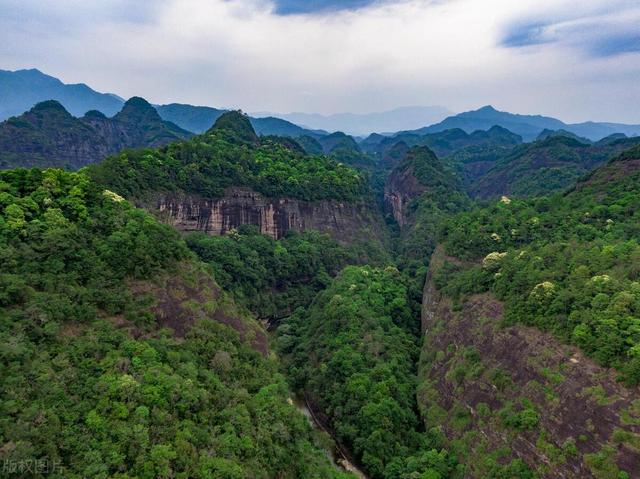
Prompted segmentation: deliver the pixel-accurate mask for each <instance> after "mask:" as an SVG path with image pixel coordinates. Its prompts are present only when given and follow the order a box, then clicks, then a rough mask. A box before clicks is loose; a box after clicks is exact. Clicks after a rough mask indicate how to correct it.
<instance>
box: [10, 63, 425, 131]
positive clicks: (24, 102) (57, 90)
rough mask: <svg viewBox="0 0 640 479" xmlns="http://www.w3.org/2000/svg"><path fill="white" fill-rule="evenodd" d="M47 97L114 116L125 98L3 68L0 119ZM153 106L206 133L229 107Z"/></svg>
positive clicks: (259, 127) (272, 126)
mask: <svg viewBox="0 0 640 479" xmlns="http://www.w3.org/2000/svg"><path fill="white" fill-rule="evenodd" d="M47 100H56V101H58V102H59V103H60V104H61V105H62V106H63V107H64V108H65V109H66V110H67V111H68V112H69V113H70V114H71V115H73V116H76V117H81V116H82V115H84V114H85V113H86V112H88V111H91V110H95V111H99V112H101V113H103V114H104V115H106V116H107V117H111V116H113V115H115V114H116V113H118V111H120V109H121V108H122V107H123V105H124V103H125V102H124V100H123V99H122V98H120V97H119V96H117V95H114V94H112V93H99V92H97V91H95V90H93V89H91V88H90V87H88V86H87V85H85V84H82V83H81V84H77V85H67V84H64V83H62V82H61V81H60V80H58V79H57V78H54V77H52V76H50V75H46V74H44V73H42V72H41V71H39V70H36V69H31V70H17V71H6V70H0V121H1V120H5V119H7V118H9V117H11V116H16V115H20V114H22V113H24V112H26V111H28V110H30V109H31V108H32V107H33V106H34V105H36V104H37V103H40V102H43V101H47ZM154 106H155V109H156V110H157V111H158V113H159V115H160V117H161V118H162V119H163V120H166V121H170V122H172V123H174V124H175V125H177V126H179V127H180V128H182V129H184V130H187V131H190V132H193V133H204V132H205V131H207V130H208V129H209V128H211V127H212V126H213V124H214V123H215V122H216V120H217V119H218V118H219V117H220V116H221V115H222V114H223V113H224V112H226V111H228V110H225V109H218V108H212V107H209V106H194V105H187V104H180V103H170V104H167V105H154ZM251 123H252V125H253V127H254V128H255V130H256V132H257V133H258V134H259V135H281V136H290V137H296V136H301V135H311V136H319V135H324V134H326V132H324V131H312V130H308V129H305V128H302V127H300V126H298V125H294V124H293V123H291V122H289V121H286V120H282V119H280V118H255V119H254V118H252V119H251ZM423 124H424V123H423Z"/></svg>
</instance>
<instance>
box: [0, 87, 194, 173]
mask: <svg viewBox="0 0 640 479" xmlns="http://www.w3.org/2000/svg"><path fill="white" fill-rule="evenodd" d="M189 136H191V134H190V133H189V132H187V131H185V130H182V129H181V128H179V127H177V126H176V125H174V124H172V123H169V122H165V121H163V120H162V119H161V118H160V117H159V116H158V114H157V112H156V111H155V109H154V108H153V107H152V106H151V105H149V103H147V102H146V101H145V100H143V99H142V98H136V97H134V98H131V99H130V100H128V101H127V102H126V103H125V104H124V106H123V108H122V110H121V111H120V112H118V113H117V114H116V115H115V116H114V117H112V118H107V117H106V116H104V115H103V114H102V113H100V112H98V111H90V112H87V114H86V115H85V116H83V117H82V118H76V117H74V116H72V115H71V114H70V113H69V112H67V110H65V109H64V107H63V106H62V105H61V104H60V103H58V102H57V101H53V100H51V101H46V102H42V103H39V104H37V105H36V106H35V107H33V108H32V109H31V110H29V111H28V112H27V113H24V114H22V115H20V116H18V117H12V118H10V119H8V120H6V121H4V122H2V123H0V168H14V167H33V166H37V167H41V168H46V167H51V166H56V167H64V168H68V169H77V168H81V167H83V166H86V165H88V164H91V163H95V162H97V161H100V160H102V159H103V158H105V157H106V156H108V155H110V154H113V153H116V152H118V151H120V150H122V149H125V148H140V147H156V146H160V145H164V144H167V143H170V142H172V141H176V140H179V139H183V138H188V137H189Z"/></svg>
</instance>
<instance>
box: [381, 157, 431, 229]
mask: <svg viewBox="0 0 640 479" xmlns="http://www.w3.org/2000/svg"><path fill="white" fill-rule="evenodd" d="M425 191H426V188H425V187H424V186H423V185H421V184H420V182H419V181H418V179H417V178H416V177H415V175H414V174H413V168H412V167H408V168H405V169H400V170H394V171H393V173H391V175H390V176H389V179H388V180H387V183H386V184H385V187H384V203H385V208H386V209H387V211H389V212H390V213H391V214H392V215H393V217H394V219H395V220H396V222H397V223H398V225H399V226H400V228H402V227H404V226H406V225H407V223H408V212H407V207H408V205H409V203H411V201H413V200H414V199H415V198H417V197H418V196H420V195H421V194H422V193H424V192H425Z"/></svg>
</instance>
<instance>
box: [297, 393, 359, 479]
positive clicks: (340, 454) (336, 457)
mask: <svg viewBox="0 0 640 479" xmlns="http://www.w3.org/2000/svg"><path fill="white" fill-rule="evenodd" d="M293 403H294V405H295V407H296V408H297V409H298V411H300V412H301V413H302V414H304V415H305V417H306V418H307V420H308V421H309V424H311V426H312V427H313V428H315V429H318V430H320V431H322V432H324V433H325V434H327V435H328V436H329V437H330V438H331V439H332V440H333V442H334V444H335V450H333V451H327V455H328V457H329V459H331V461H332V462H333V464H334V465H335V466H336V467H338V468H340V469H343V470H345V471H347V472H350V473H351V474H353V475H354V476H356V477H357V478H358V479H369V476H367V475H366V474H365V473H364V472H363V471H362V470H361V469H359V468H358V467H357V466H356V465H355V464H354V459H353V457H352V455H351V453H350V452H349V451H347V450H346V449H345V448H344V447H343V446H341V445H340V443H339V442H338V440H337V439H336V437H335V436H334V434H333V433H332V432H331V431H329V430H328V429H327V428H326V427H325V426H324V425H323V424H322V422H321V421H320V420H319V419H318V418H317V416H316V415H315V414H314V412H313V409H312V407H311V405H310V404H309V402H308V401H307V398H306V397H304V396H303V397H297V398H296V399H295V400H293Z"/></svg>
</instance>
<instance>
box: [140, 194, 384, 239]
mask: <svg viewBox="0 0 640 479" xmlns="http://www.w3.org/2000/svg"><path fill="white" fill-rule="evenodd" d="M143 206H146V207H150V206H151V207H155V209H156V210H157V211H158V212H159V217H160V219H161V220H162V221H164V222H165V223H168V224H170V225H172V226H174V227H175V228H177V229H178V230H180V231H184V232H190V231H191V232H192V231H202V232H205V233H207V234H210V235H214V236H218V235H223V234H225V233H228V232H229V231H231V230H232V229H234V228H238V227H239V226H242V225H255V226H257V227H258V228H259V229H260V232H261V233H263V234H266V235H269V236H271V237H272V238H276V239H279V238H281V237H282V236H283V235H284V234H285V233H286V232H287V231H289V230H293V231H298V232H301V231H307V230H316V231H319V232H321V233H328V234H329V235H330V236H332V237H333V238H334V239H336V240H339V241H342V242H352V241H356V240H358V239H362V240H369V241H370V240H372V239H374V240H376V239H377V240H383V239H384V231H385V227H384V223H383V221H382V219H381V218H380V216H379V214H378V213H377V212H376V211H375V209H374V208H373V207H372V206H370V205H368V204H365V203H363V202H358V203H348V202H343V201H335V200H324V201H313V202H308V201H301V200H297V199H292V198H267V197H265V196H263V195H262V194H260V193H257V192H255V191H253V190H251V189H250V188H241V187H232V188H228V189H227V190H226V192H225V195H224V196H223V197H222V198H218V199H208V198H203V197H200V196H196V195H160V196H158V197H156V198H155V200H154V204H148V203H147V204H145V205H143Z"/></svg>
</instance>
